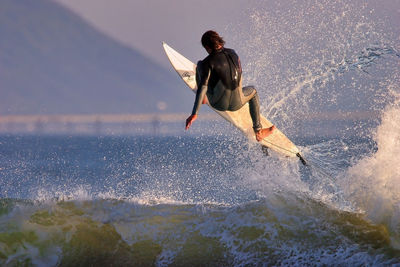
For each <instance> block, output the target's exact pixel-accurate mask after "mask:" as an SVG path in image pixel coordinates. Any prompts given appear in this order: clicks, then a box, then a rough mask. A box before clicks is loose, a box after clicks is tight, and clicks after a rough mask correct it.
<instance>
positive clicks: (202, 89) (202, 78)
mask: <svg viewBox="0 0 400 267" xmlns="http://www.w3.org/2000/svg"><path fill="white" fill-rule="evenodd" d="M202 65H203V64H198V65H197V72H198V73H197V75H199V82H198V83H197V92H196V99H195V101H194V105H193V110H192V115H195V114H197V113H198V112H199V109H200V107H201V104H202V102H203V99H204V96H205V95H206V93H207V89H208V80H209V79H210V73H211V70H210V69H209V68H208V67H203V66H202Z"/></svg>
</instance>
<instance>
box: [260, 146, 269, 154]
mask: <svg viewBox="0 0 400 267" xmlns="http://www.w3.org/2000/svg"><path fill="white" fill-rule="evenodd" d="M261 150H262V152H263V153H264V155H265V156H269V153H268V147H267V146H264V145H261Z"/></svg>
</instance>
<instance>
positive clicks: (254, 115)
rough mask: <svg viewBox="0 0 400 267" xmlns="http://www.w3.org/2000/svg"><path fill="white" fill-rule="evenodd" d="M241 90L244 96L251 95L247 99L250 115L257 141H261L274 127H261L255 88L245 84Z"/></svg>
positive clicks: (258, 101)
mask: <svg viewBox="0 0 400 267" xmlns="http://www.w3.org/2000/svg"><path fill="white" fill-rule="evenodd" d="M242 91H243V95H244V96H245V98H247V97H251V98H250V100H249V108H250V116H251V119H252V120H253V130H254V132H255V134H256V139H257V141H261V140H262V139H264V138H265V137H267V136H268V135H270V134H271V133H272V131H273V130H274V129H275V126H271V127H269V128H264V129H262V125H261V122H260V100H259V97H258V94H257V91H256V89H255V88H254V87H252V86H247V87H243V89H242Z"/></svg>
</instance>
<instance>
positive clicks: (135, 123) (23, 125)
mask: <svg viewBox="0 0 400 267" xmlns="http://www.w3.org/2000/svg"><path fill="white" fill-rule="evenodd" d="M188 115H189V114H188V113H172V114H171V113H166V114H162V113H154V114H87V115H84V114H82V115H81V114H71V115H5V116H1V115H0V133H1V132H3V133H45V132H47V133H89V134H90V133H96V134H101V133H127V134H129V133H153V134H158V133H161V132H164V133H165V132H168V131H171V130H172V131H173V125H166V124H165V123H180V124H181V125H180V126H179V130H181V129H182V127H183V125H184V123H185V120H186V118H187V117H188ZM378 116H379V114H378V113H377V112H370V111H357V112H340V113H339V112H326V113H315V114H308V115H304V116H301V118H300V120H301V121H304V122H307V121H309V122H310V121H355V120H368V119H374V118H378ZM199 117H200V118H199V119H200V120H199V121H200V122H207V121H217V120H218V121H221V122H222V120H220V117H219V115H218V114H216V113H210V112H209V113H202V114H201V115H200V116H199ZM175 127H176V125H175Z"/></svg>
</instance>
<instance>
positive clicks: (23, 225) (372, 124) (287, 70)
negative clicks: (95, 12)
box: [0, 0, 400, 266]
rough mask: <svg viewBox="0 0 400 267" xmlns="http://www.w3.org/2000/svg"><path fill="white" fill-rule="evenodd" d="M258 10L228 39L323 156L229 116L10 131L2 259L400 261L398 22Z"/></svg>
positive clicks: (328, 10) (268, 98) (339, 5)
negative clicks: (177, 126)
mask: <svg viewBox="0 0 400 267" xmlns="http://www.w3.org/2000/svg"><path fill="white" fill-rule="evenodd" d="M300 2H301V3H300ZM243 16H244V17H243V18H241V21H242V22H243V23H242V24H241V23H239V25H238V24H234V25H231V26H229V27H227V28H226V29H225V33H226V35H225V36H226V38H225V39H226V41H227V46H230V47H233V48H235V50H236V51H237V52H238V54H239V55H240V56H241V58H242V64H243V69H244V74H243V75H244V78H245V79H246V81H245V83H246V84H254V85H256V88H257V90H258V92H259V94H260V99H261V105H262V112H263V114H265V115H266V117H267V118H268V119H270V120H271V121H272V122H274V123H275V124H276V125H277V126H278V127H279V128H280V129H281V130H282V131H283V132H284V133H285V134H287V135H288V136H289V137H290V138H291V139H292V140H293V141H294V142H295V143H296V144H297V145H298V146H299V148H300V150H301V151H302V154H303V155H304V158H305V159H306V160H307V161H308V162H309V166H303V165H302V164H301V163H300V162H299V161H298V160H297V159H289V158H282V157H280V156H279V155H278V154H275V153H273V152H270V155H269V156H265V154H264V153H263V152H262V151H261V150H260V148H259V147H258V146H257V145H255V144H252V143H248V141H247V140H246V139H245V138H244V137H243V136H242V135H241V134H240V132H236V131H232V130H231V129H232V128H230V127H231V126H230V125H228V124H223V126H222V127H216V129H215V130H214V133H213V134H210V135H209V134H204V135H197V134H188V133H184V132H183V128H184V125H183V123H184V122H182V135H178V136H176V135H175V136H171V135H159V136H74V135H72V136H49V135H39V136H36V135H2V136H0V188H1V190H0V265H2V266H21V265H22V266H89V265H91V266H310V265H311V266H388V265H391V266H400V164H399V163H400V146H399V143H400V115H399V114H400V71H399V70H400V53H399V50H400V46H399V39H398V35H396V34H395V30H394V29H393V28H392V27H393V26H392V25H390V23H388V21H387V20H385V18H382V17H380V16H378V15H377V11H375V10H374V9H373V8H372V7H371V6H369V5H367V4H366V3H364V2H363V1H353V2H352V3H348V1H312V0H310V1H299V2H297V1H290V2H289V1H281V2H279V3H278V2H273V1H249V7H248V8H247V9H246V12H244V14H243ZM244 21H246V23H244ZM249 25H250V27H249ZM243 40H247V41H246V42H243ZM172 75H174V74H171V77H173V76H172ZM182 87H184V85H183V84H182ZM185 89H186V88H182V91H184V90H185ZM357 112H359V113H358V114H368V116H364V117H362V116H361V117H346V114H355V113H357ZM318 114H344V119H343V118H342V117H341V118H339V119H330V118H329V117H328V116H325V117H323V116H320V117H318ZM299 118H304V120H299ZM307 118H308V119H307ZM199 120H201V115H200V117H199ZM216 125H220V124H216ZM192 127H196V125H193V126H192ZM208 127H213V125H208ZM227 133H228V134H227Z"/></svg>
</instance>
